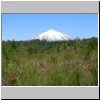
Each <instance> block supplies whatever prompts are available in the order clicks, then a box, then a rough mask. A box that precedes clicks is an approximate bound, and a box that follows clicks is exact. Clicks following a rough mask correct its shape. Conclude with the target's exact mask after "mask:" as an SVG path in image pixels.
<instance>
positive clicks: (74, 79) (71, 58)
mask: <svg viewBox="0 0 100 100" xmlns="http://www.w3.org/2000/svg"><path fill="white" fill-rule="evenodd" d="M2 85H3V86H97V85H98V38H95V37H93V38H90V39H82V40H80V39H76V40H70V41H63V42H47V41H39V40H31V41H9V40H8V41H2Z"/></svg>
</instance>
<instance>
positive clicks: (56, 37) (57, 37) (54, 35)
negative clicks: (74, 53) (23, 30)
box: [35, 29, 71, 41]
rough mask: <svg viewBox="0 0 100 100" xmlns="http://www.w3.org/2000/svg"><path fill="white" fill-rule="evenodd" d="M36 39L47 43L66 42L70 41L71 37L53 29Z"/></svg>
mask: <svg viewBox="0 0 100 100" xmlns="http://www.w3.org/2000/svg"><path fill="white" fill-rule="evenodd" d="M35 39H39V40H47V41H64V40H70V39H71V37H70V36H67V35H65V34H62V33H60V32H58V31H55V30H53V29H51V30H48V31H46V32H44V33H42V34H40V35H39V36H37V37H36V38H35Z"/></svg>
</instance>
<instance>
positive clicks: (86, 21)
mask: <svg viewBox="0 0 100 100" xmlns="http://www.w3.org/2000/svg"><path fill="white" fill-rule="evenodd" d="M49 29H54V30H56V31H59V32H61V33H63V34H66V35H69V36H70V37H71V38H77V37H78V38H81V39H82V38H90V37H98V14H2V40H30V39H32V38H34V37H37V36H38V35H39V34H41V33H43V32H46V31H48V30H49Z"/></svg>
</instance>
